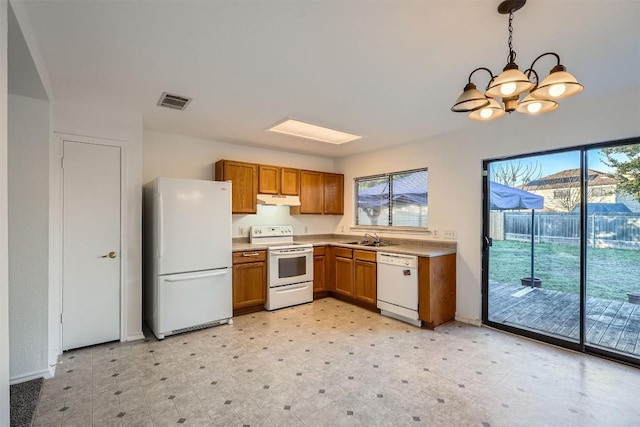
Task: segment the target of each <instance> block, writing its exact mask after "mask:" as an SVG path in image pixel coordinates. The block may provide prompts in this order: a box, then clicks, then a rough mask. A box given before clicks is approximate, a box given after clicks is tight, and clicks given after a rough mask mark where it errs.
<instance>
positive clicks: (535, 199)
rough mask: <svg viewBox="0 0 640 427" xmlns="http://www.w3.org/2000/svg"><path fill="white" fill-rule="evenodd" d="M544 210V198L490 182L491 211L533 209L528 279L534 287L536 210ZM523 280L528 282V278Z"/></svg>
mask: <svg viewBox="0 0 640 427" xmlns="http://www.w3.org/2000/svg"><path fill="white" fill-rule="evenodd" d="M542 208H544V197H542V196H539V195H537V194H533V193H529V192H528V191H524V190H520V189H518V188H513V187H509V186H508V185H504V184H498V183H497V182H493V181H489V209H491V210H511V209H531V276H530V277H529V278H528V279H529V280H528V282H529V283H530V284H531V286H532V287H533V286H534V284H535V275H534V241H533V227H534V224H535V214H536V209H542ZM523 280H525V281H526V280H527V278H525V279H523Z"/></svg>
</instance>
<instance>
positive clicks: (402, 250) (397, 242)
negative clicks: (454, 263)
mask: <svg viewBox="0 0 640 427" xmlns="http://www.w3.org/2000/svg"><path fill="white" fill-rule="evenodd" d="M361 240H362V236H352V235H335V234H333V235H331V234H329V235H327V234H323V235H310V236H295V237H294V241H295V242H300V243H311V244H312V245H313V246H327V245H331V246H339V247H344V248H351V249H362V250H367V251H376V252H378V251H380V252H390V253H397V254H406V255H416V256H421V257H437V256H443V255H449V254H455V253H456V243H455V242H441V241H433V240H407V239H402V240H401V239H382V240H383V241H385V242H386V241H389V242H390V243H391V245H389V246H381V247H375V246H364V245H359V244H350V243H346V242H353V241H361ZM264 249H267V245H261V244H251V243H248V242H247V240H246V238H238V239H234V241H233V249H232V250H233V252H241V251H256V250H264Z"/></svg>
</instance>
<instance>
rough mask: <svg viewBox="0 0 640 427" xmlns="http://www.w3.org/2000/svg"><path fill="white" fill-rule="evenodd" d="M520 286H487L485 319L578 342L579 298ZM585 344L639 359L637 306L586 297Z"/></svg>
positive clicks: (639, 323)
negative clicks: (521, 292) (522, 292)
mask: <svg viewBox="0 0 640 427" xmlns="http://www.w3.org/2000/svg"><path fill="white" fill-rule="evenodd" d="M523 289H526V288H524V287H523V286H521V285H512V284H504V283H494V282H492V283H490V284H489V320H491V321H493V322H497V323H503V324H506V325H511V326H517V327H524V328H526V329H530V330H534V331H542V332H544V333H547V334H551V335H557V336H560V337H563V338H569V339H570V340H575V341H578V337H579V320H580V305H579V304H580V302H579V296H578V295H576V294H569V293H564V292H559V291H553V290H549V289H544V288H536V289H534V290H533V291H531V292H529V293H527V294H525V295H522V296H520V297H518V296H513V294H516V293H517V292H518V291H520V290H523ZM586 331H587V343H589V344H591V345H597V346H600V347H604V348H607V349H613V350H616V351H618V352H621V353H627V354H630V355H634V356H640V304H630V303H628V302H626V301H610V300H606V299H602V298H593V297H588V298H587V319H586Z"/></svg>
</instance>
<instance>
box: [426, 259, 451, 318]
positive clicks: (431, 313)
mask: <svg viewBox="0 0 640 427" xmlns="http://www.w3.org/2000/svg"><path fill="white" fill-rule="evenodd" d="M418 314H419V317H420V320H422V321H424V322H425V323H426V325H425V326H427V327H428V328H435V327H436V326H438V325H441V324H443V323H445V322H448V321H449V320H452V319H453V318H454V317H455V315H456V254H450V255H443V256H438V257H431V258H424V257H420V258H418Z"/></svg>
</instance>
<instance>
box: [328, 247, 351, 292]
mask: <svg viewBox="0 0 640 427" xmlns="http://www.w3.org/2000/svg"><path fill="white" fill-rule="evenodd" d="M333 254H334V260H333V273H334V276H335V292H337V293H339V294H342V295H345V296H348V297H350V296H352V295H353V250H352V249H345V248H334V251H333Z"/></svg>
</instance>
